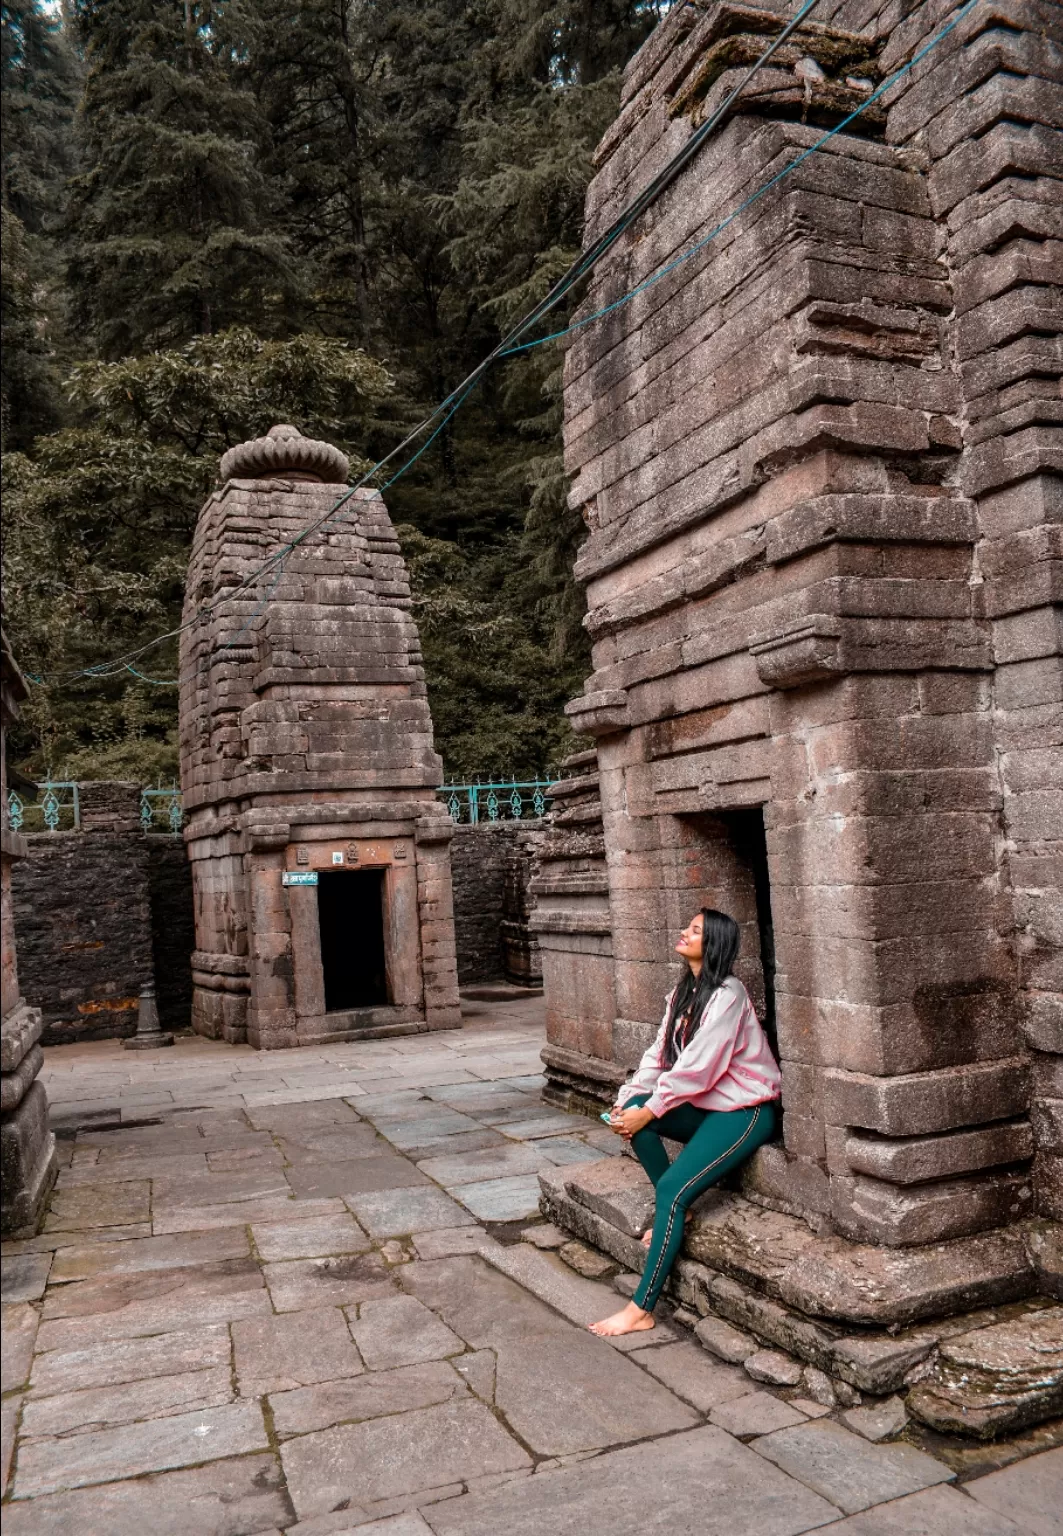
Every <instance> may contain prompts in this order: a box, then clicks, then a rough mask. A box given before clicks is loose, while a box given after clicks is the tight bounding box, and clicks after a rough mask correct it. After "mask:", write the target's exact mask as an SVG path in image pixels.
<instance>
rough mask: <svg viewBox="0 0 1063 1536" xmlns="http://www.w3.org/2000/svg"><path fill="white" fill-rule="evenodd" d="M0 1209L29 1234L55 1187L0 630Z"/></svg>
mask: <svg viewBox="0 0 1063 1536" xmlns="http://www.w3.org/2000/svg"><path fill="white" fill-rule="evenodd" d="M0 666H2V673H0V807H2V816H3V826H2V828H0V917H2V922H0V928H2V965H0V1010H2V1021H0V1209H2V1230H3V1233H4V1236H5V1237H18V1236H32V1234H33V1233H34V1232H35V1231H36V1230H37V1225H38V1222H39V1220H40V1216H41V1213H42V1211H43V1209H44V1203H45V1201H46V1200H47V1198H48V1194H49V1191H50V1190H51V1187H52V1185H53V1184H54V1182H55V1176H56V1168H57V1164H56V1151H55V1137H54V1136H53V1135H52V1133H51V1131H50V1130H49V1129H48V1097H47V1094H46V1093H45V1091H44V1085H43V1084H42V1083H39V1082H37V1081H36V1078H37V1074H38V1073H39V1072H40V1070H41V1067H42V1066H43V1065H44V1053H43V1051H42V1050H41V1047H40V1044H39V1041H40V1037H41V1031H42V1029H43V1024H42V1021H41V1013H40V1009H39V1008H30V1007H29V1006H28V1005H27V1003H26V1001H25V999H24V998H23V997H22V996H21V994H20V992H19V984H18V959H17V955H16V953H15V924H14V913H13V910H12V903H11V864H12V861H13V860H15V859H21V858H25V855H26V844H25V839H24V838H22V837H20V836H19V835H18V834H17V833H16V832H13V831H12V830H11V829H10V828H9V827H8V825H7V754H6V751H5V750H4V736H5V734H6V732H7V728H8V726H9V725H10V724H11V723H12V722H13V721H15V720H17V719H18V708H19V704H20V702H21V701H22V700H23V699H24V698H25V697H26V685H25V683H24V682H23V679H22V674H21V673H20V672H19V669H18V667H17V665H16V664H15V660H14V658H13V656H12V655H11V652H10V650H9V648H8V643H7V636H6V635H4V634H2V632H0Z"/></svg>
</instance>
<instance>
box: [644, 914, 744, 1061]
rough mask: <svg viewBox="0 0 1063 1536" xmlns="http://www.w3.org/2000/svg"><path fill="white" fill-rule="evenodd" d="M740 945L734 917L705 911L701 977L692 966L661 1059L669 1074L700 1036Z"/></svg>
mask: <svg viewBox="0 0 1063 1536" xmlns="http://www.w3.org/2000/svg"><path fill="white" fill-rule="evenodd" d="M740 943H741V933H740V931H739V928H738V924H737V923H736V922H735V920H734V918H733V917H730V916H729V915H728V914H727V913H726V912H717V910H716V908H715V907H702V909H701V974H700V975H699V976H695V975H694V972H693V971H692V970H691V969H690V968H689V966H688V967H687V969H686V974H685V975H684V977H683V979H682V981H681V982H680V983H679V985H678V986H677V987H676V989H675V992H674V993H673V994H672V1006H671V1008H670V1010H669V1014H668V1030H667V1032H666V1034H665V1037H664V1051H663V1053H662V1058H661V1065H662V1066H663V1067H664V1068H665V1069H666V1070H667V1069H668V1068H670V1067H674V1066H675V1064H676V1060H677V1059H678V1056H679V1053H680V1051H682V1050H683V1048H684V1047H685V1046H686V1045H688V1044H689V1042H690V1041H691V1040H692V1039H693V1037H694V1035H695V1034H696V1033H697V1031H698V1029H699V1027H700V1025H701V1021H702V1019H703V1018H704V1017H705V1010H706V1008H707V1007H708V1006H709V1000H710V999H711V997H712V994H713V993H714V992H715V991H716V988H717V987H719V986H721V985H722V984H723V983H724V982H725V981H726V980H727V978H728V976H730V974H731V969H732V967H733V965H734V963H735V961H736V960H737V958H738V946H739V944H740Z"/></svg>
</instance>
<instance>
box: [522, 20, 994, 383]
mask: <svg viewBox="0 0 1063 1536" xmlns="http://www.w3.org/2000/svg"><path fill="white" fill-rule="evenodd" d="M977 4H978V0H967V3H966V4H965V5H963V6H961V7H960V9H959V10H958V11H957V12H956V15H955V16H954V17H953V18H952V20H951V21H950V22H949V23H948V25H947V26H945V27H943V28H942V29H941V31H940V32H939V33H938V34H937V36H936V37H933V38H931V40H930V42H928V43H927V44H926V45H925V46H924V47H923V48H921V49H920V50H919V52H918V53H917V54H915V55H914V57H913V58H911V59H909V61H908V63H907V64H904V65H902V66H901V68H900V69H898V70H896V71H895V72H894V73H893V74H892V75H890V77H889V78H888V79H887V80H883V82H882V84H881V85H879V86H878V87H877V88H876V89H875V90H874V91H872V92H871V94H870V95H869V96H868V97H867V99H866V101H862V102H861V103H860V105H859V106H858V107H857V108H856V109H855V111H853V112H850V113H849V115H848V117H844V118H842V120H841V122H840V123H838V124H837V125H836V126H835V127H834V128H831V129H829V130H828V131H827V132H826V133H825V134H823V136H822V138H819V139H817V140H816V142H815V143H814V144H810V145H809V147H808V148H807V149H805V150H802V151H801V153H800V154H799V155H798V156H797V159H796V160H791V162H790V164H789V165H785V166H783V168H782V170H781V171H779V172H777V174H776V175H774V176H773V177H772V178H771V180H770V181H766V182H765V183H764V185H763V186H762V187H758V188H757V190H756V191H755V192H752V193H751V194H750V195H749V197H747V198H746V200H745V202H742V203H739V205H738V207H737V208H735V209H734V211H733V212H732V213H729V214H728V215H727V217H726V218H725V219H722V220H721V221H720V223H719V224H717V225H716V227H715V229H711V230H710V231H709V233H708V234H707V235H704V236H703V237H702V238H701V239H700V240H698V241H697V242H696V244H694V245H692V246H690V248H689V249H688V250H686V251H684V252H683V254H682V255H681V256H677V257H676V258H675V260H674V261H670V262H669V263H668V264H667V265H666V266H663V267H661V268H659V269H658V270H657V271H656V272H652V273H651V274H650V276H649V277H647V278H644V279H643V281H642V282H641V283H638V284H637V285H636V286H635V287H634V288H632V289H630V290H629V291H628V292H627V293H622V294H621V295H620V297H619V298H618V299H614V300H613V301H612V303H611V304H606V305H604V306H603V308H601V309H596V310H594V312H593V313H592V314H589V315H584V316H583V318H582V319H580V320H575V321H573V323H572V324H571V325H568V326H566V327H565V329H564V330H563V331H554V332H552V334H551V335H549V336H540V337H539V339H538V340H537V341H526V342H522V343H521V344H520V345H519V346H516V347H509V348H507V350H506V351H505V352H503V353H502V354H501V355H502V356H503V357H515V356H516V355H517V354H518V353H520V352H530V351H532V350H533V348H535V347H543V346H545V345H546V343H547V342H548V341H559V340H560V339H561V338H562V337H563V336H571V335H572V334H573V332H574V331H580V330H582V329H583V327H584V326H586V325H590V324H591V323H592V322H593V321H595V320H601V319H602V318H603V317H604V316H606V315H611V314H612V313H613V312H614V311H615V310H617V309H621V308H622V307H623V306H624V305H625V304H630V303H631V300H632V299H635V298H637V297H638V295H639V294H640V293H645V292H646V290H647V289H648V288H652V287H653V286H654V284H655V283H659V282H660V281H661V279H662V278H664V277H667V276H668V275H669V273H671V272H674V271H675V270H676V268H677V267H681V266H682V265H683V264H684V262H687V261H689V260H690V259H691V257H692V256H696V255H697V253H698V252H699V251H701V250H704V249H705V247H706V246H707V245H708V244H709V242H710V241H712V240H715V239H716V236H717V235H719V234H722V233H723V231H724V230H725V229H726V228H727V227H728V225H729V224H733V223H734V221H735V219H737V218H738V216H739V215H740V214H742V213H745V211H746V209H747V208H751V207H752V206H753V204H754V203H755V202H758V201H759V199H760V198H762V197H763V196H764V195H765V193H767V192H770V191H771V189H772V187H776V186H778V184H779V182H780V181H784V180H785V179H786V177H787V176H790V175H791V174H792V173H793V172H794V171H796V170H797V167H798V166H799V165H802V164H803V163H804V162H805V161H806V160H807V159H808V158H809V156H810V155H814V154H815V153H816V151H817V150H819V149H822V148H823V146H824V144H826V143H827V142H828V141H829V140H830V139H833V138H834V136H835V134H839V133H841V132H842V131H843V129H845V128H847V127H848V126H849V124H850V123H851V122H853V120H854V119H855V118H858V117H859V116H860V114H861V113H862V112H866V111H867V109H868V107H869V106H871V104H872V102H874V101H877V100H878V99H879V97H880V96H882V95H883V93H884V92H885V91H888V90H889V89H890V87H891V86H893V85H896V83H897V81H898V80H900V79H901V78H902V77H903V76H904V75H906V74H907V73H908V71H909V70H911V69H914V68H915V66H916V65H917V64H918V63H919V62H920V60H922V59H925V58H926V56H927V54H928V53H929V52H930V50H931V49H932V48H936V47H937V45H938V43H940V42H941V40H942V38H944V37H947V36H948V34H949V33H950V32H951V31H952V29H953V28H954V27H956V26H958V25H959V23H960V22H961V21H962V20H963V18H964V16H966V15H967V13H968V11H970V10H972V9H973V8H974V7H975V6H976V5H977Z"/></svg>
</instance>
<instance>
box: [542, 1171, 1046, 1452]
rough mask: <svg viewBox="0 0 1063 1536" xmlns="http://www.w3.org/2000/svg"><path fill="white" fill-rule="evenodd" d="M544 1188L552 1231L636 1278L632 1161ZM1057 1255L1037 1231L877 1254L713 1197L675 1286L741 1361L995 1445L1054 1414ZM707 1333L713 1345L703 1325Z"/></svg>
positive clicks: (639, 1212)
mask: <svg viewBox="0 0 1063 1536" xmlns="http://www.w3.org/2000/svg"><path fill="white" fill-rule="evenodd" d="M539 1182H540V1186H541V1189H542V1199H541V1202H540V1203H541V1209H542V1211H543V1213H544V1215H545V1216H547V1218H548V1219H549V1220H550V1221H552V1222H555V1223H556V1224H557V1225H558V1226H561V1227H564V1228H565V1229H566V1230H568V1231H570V1232H573V1233H574V1234H575V1235H576V1236H577V1237H579V1238H581V1239H582V1240H583V1241H584V1242H587V1243H590V1244H591V1245H593V1246H594V1247H595V1248H598V1249H601V1250H603V1251H604V1252H606V1253H608V1254H611V1255H612V1256H613V1257H614V1258H616V1259H618V1260H619V1261H620V1262H621V1263H622V1264H624V1265H626V1266H627V1267H628V1268H629V1269H632V1270H639V1269H641V1267H642V1264H643V1261H644V1258H645V1250H644V1249H643V1248H642V1247H641V1245H640V1243H639V1240H638V1239H639V1235H640V1233H641V1232H642V1231H644V1230H645V1228H646V1226H647V1225H648V1223H649V1221H650V1220H651V1219H652V1210H653V1192H652V1188H651V1186H650V1184H649V1181H648V1180H647V1179H646V1177H645V1175H644V1174H643V1173H642V1170H641V1169H640V1168H639V1167H638V1166H637V1165H636V1164H635V1163H634V1162H633V1161H632V1160H631V1159H629V1158H626V1157H618V1158H610V1159H608V1160H607V1161H601V1162H597V1163H588V1164H581V1165H579V1166H578V1167H569V1168H557V1169H550V1170H548V1171H547V1172H544V1173H541V1174H540V1175H539ZM1059 1252H1060V1228H1059V1227H1058V1225H1057V1224H1055V1223H1050V1222H1045V1221H1039V1222H1030V1223H1019V1224H1017V1225H1014V1226H1011V1227H1008V1228H1002V1229H999V1230H996V1231H991V1232H982V1233H978V1234H977V1235H976V1236H973V1237H966V1238H958V1239H954V1240H953V1241H951V1242H946V1243H934V1244H928V1245H925V1246H921V1247H916V1248H893V1247H891V1248H886V1247H878V1246H875V1245H871V1244H861V1243H854V1242H851V1241H848V1240H846V1239H844V1238H840V1237H837V1236H835V1235H821V1234H818V1233H816V1232H814V1231H812V1230H811V1228H810V1227H809V1226H808V1225H806V1223H805V1222H803V1221H801V1220H800V1219H798V1218H797V1217H794V1216H788V1215H785V1214H783V1213H781V1212H779V1211H774V1210H768V1209H765V1208H764V1207H762V1206H759V1205H756V1204H754V1203H753V1202H752V1201H751V1200H749V1199H747V1198H745V1197H744V1196H743V1195H740V1194H736V1193H732V1192H730V1191H726V1190H713V1191H711V1192H710V1193H709V1194H708V1195H705V1196H703V1197H702V1199H701V1200H699V1201H698V1202H697V1204H696V1205H695V1207H694V1214H693V1216H692V1218H691V1220H690V1222H689V1224H688V1227H687V1234H686V1238H685V1240H684V1245H683V1257H682V1258H681V1259H680V1261H679V1263H678V1265H677V1266H676V1272H675V1274H674V1275H673V1277H672V1280H671V1282H670V1290H671V1294H672V1296H673V1298H674V1299H675V1300H676V1301H677V1302H679V1303H680V1304H681V1307H682V1309H683V1310H684V1311H685V1312H686V1313H687V1314H688V1315H689V1316H690V1317H693V1316H695V1315H696V1316H697V1317H700V1318H701V1319H710V1318H713V1319H722V1320H723V1321H724V1322H725V1323H726V1324H728V1325H730V1327H729V1330H728V1333H729V1334H733V1333H734V1331H735V1330H737V1331H738V1334H739V1335H740V1336H741V1337H744V1338H746V1339H747V1340H748V1341H749V1350H750V1353H752V1352H753V1351H754V1350H762V1349H765V1348H767V1349H771V1350H782V1351H785V1352H786V1353H787V1354H788V1355H790V1356H792V1357H794V1359H795V1360H796V1362H799V1363H800V1366H801V1368H802V1372H803V1375H802V1380H803V1381H804V1377H805V1376H807V1377H808V1381H807V1382H804V1390H806V1392H808V1393H809V1394H810V1395H816V1396H817V1398H818V1400H820V1401H822V1398H823V1396H824V1394H825V1393H829V1394H830V1395H831V1396H832V1398H833V1399H834V1400H835V1401H839V1402H843V1403H852V1402H853V1400H854V1397H863V1396H864V1395H865V1394H866V1395H867V1396H868V1397H869V1398H871V1399H872V1400H873V1399H875V1398H881V1397H886V1396H892V1395H900V1396H901V1397H902V1398H903V1399H904V1402H905V1406H906V1410H907V1412H908V1413H909V1414H910V1415H911V1416H912V1417H914V1418H917V1419H919V1420H921V1421H922V1422H923V1423H926V1424H929V1425H930V1426H931V1427H933V1428H936V1429H940V1430H945V1431H949V1432H956V1433H962V1434H968V1435H973V1436H976V1437H977V1438H980V1439H993V1438H996V1437H997V1436H999V1435H1003V1434H1008V1433H1011V1432H1014V1431H1015V1430H1017V1429H1020V1428H1023V1427H1025V1426H1027V1425H1030V1424H1035V1423H1040V1422H1042V1421H1043V1420H1045V1419H1048V1418H1051V1417H1053V1416H1054V1415H1056V1414H1058V1413H1059V1412H1060V1411H1061V1410H1063V1347H1061V1345H1060V1340H1061V1339H1063V1308H1061V1307H1059V1306H1057V1305H1054V1304H1053V1300H1052V1298H1053V1297H1057V1298H1058V1297H1060V1296H1063V1288H1061V1287H1060V1266H1059ZM701 1333H704V1334H705V1337H704V1338H703V1339H702V1342H703V1343H705V1345H706V1348H709V1349H710V1350H713V1348H714V1346H713V1342H712V1338H713V1333H712V1329H711V1328H707V1329H701V1330H699V1336H700V1334H701ZM714 1352H715V1351H714ZM740 1355H741V1350H739V1356H740ZM726 1358H728V1359H731V1360H734V1359H735V1355H734V1354H733V1347H732V1353H730V1354H728V1355H727V1357H726ZM823 1378H825V1379H826V1381H824V1379H823Z"/></svg>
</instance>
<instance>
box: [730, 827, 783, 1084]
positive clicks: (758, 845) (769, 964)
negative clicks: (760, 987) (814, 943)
mask: <svg viewBox="0 0 1063 1536" xmlns="http://www.w3.org/2000/svg"><path fill="white" fill-rule="evenodd" d="M724 819H725V821H726V822H727V830H728V836H729V839H730V843H731V846H732V848H733V849H734V851H735V853H736V854H737V855H738V857H739V859H740V860H741V861H742V863H743V864H744V865H745V867H746V869H748V870H749V872H750V874H751V875H752V877H753V889H754V891H755V893H756V899H757V928H758V930H759V933H760V964H761V969H762V971H763V973H764V1015H763V1017H762V1019H761V1023H762V1024H763V1026H764V1031H765V1033H766V1034H767V1037H768V1039H769V1041H770V1042H771V1048H772V1051H773V1052H774V1054H775V1057H776V1060H778V1056H779V1042H778V1035H777V1031H776V1026H775V929H774V927H773V925H772V920H771V882H770V880H769V878H768V841H767V838H766V836H765V833H764V812H763V811H761V810H751V811H730V812H728V814H727V815H726V817H725V818H724Z"/></svg>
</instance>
